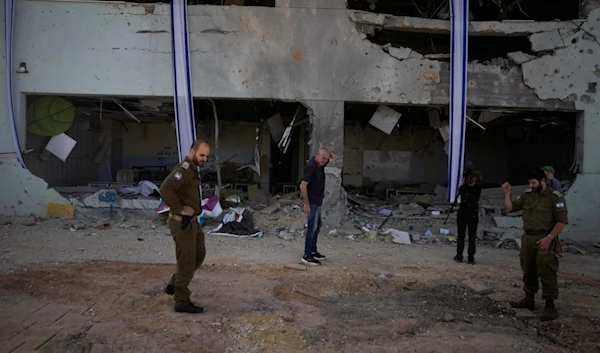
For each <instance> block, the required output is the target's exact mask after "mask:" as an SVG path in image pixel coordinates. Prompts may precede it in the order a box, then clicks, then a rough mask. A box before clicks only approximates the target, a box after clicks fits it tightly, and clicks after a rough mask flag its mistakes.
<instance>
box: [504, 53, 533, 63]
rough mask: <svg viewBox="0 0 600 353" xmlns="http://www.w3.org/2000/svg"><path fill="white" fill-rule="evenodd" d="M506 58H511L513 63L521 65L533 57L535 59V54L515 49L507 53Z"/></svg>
mask: <svg viewBox="0 0 600 353" xmlns="http://www.w3.org/2000/svg"><path fill="white" fill-rule="evenodd" d="M507 55H508V58H509V59H510V60H512V61H513V62H514V63H515V64H517V65H521V64H522V63H526V62H528V61H531V60H533V59H536V58H537V57H536V56H533V55H529V54H525V53H523V52H522V51H517V52H514V53H508V54H507Z"/></svg>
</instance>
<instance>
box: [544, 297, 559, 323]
mask: <svg viewBox="0 0 600 353" xmlns="http://www.w3.org/2000/svg"><path fill="white" fill-rule="evenodd" d="M557 317H558V310H556V307H555V306H554V300H552V299H548V300H546V306H545V307H544V311H543V312H542V316H540V320H541V321H552V320H554V319H556V318H557Z"/></svg>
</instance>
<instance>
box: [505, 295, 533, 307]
mask: <svg viewBox="0 0 600 353" xmlns="http://www.w3.org/2000/svg"><path fill="white" fill-rule="evenodd" d="M510 306H512V307H513V308H515V309H523V308H525V309H529V310H531V311H534V310H535V293H525V298H523V299H521V300H519V301H518V302H510Z"/></svg>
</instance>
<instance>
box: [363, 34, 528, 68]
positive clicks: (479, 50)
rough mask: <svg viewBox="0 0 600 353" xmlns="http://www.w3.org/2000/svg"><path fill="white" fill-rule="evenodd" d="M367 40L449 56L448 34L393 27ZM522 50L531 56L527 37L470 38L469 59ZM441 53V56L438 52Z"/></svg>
mask: <svg viewBox="0 0 600 353" xmlns="http://www.w3.org/2000/svg"><path fill="white" fill-rule="evenodd" d="M369 39H370V40H371V41H372V42H373V43H376V44H379V45H386V44H388V43H389V44H391V45H392V46H393V47H407V48H410V49H412V50H414V51H416V52H418V53H420V54H423V55H435V56H432V57H434V58H435V59H439V60H449V58H450V36H449V35H447V34H429V33H418V32H398V31H392V30H382V31H375V35H374V36H372V37H369ZM517 51H521V52H524V53H527V54H531V55H533V54H534V53H533V52H532V51H531V43H530V41H529V39H528V38H527V37H524V36H523V37H519V36H516V37H501V36H497V37H477V36H471V37H469V52H468V54H469V61H475V60H477V61H479V62H485V61H488V60H492V59H495V58H506V57H507V54H508V53H511V52H517ZM440 54H441V55H440Z"/></svg>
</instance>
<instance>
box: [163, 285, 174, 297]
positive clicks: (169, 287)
mask: <svg viewBox="0 0 600 353" xmlns="http://www.w3.org/2000/svg"><path fill="white" fill-rule="evenodd" d="M165 293H166V294H168V295H173V294H175V286H173V285H171V284H169V285H167V286H166V287H165Z"/></svg>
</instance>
